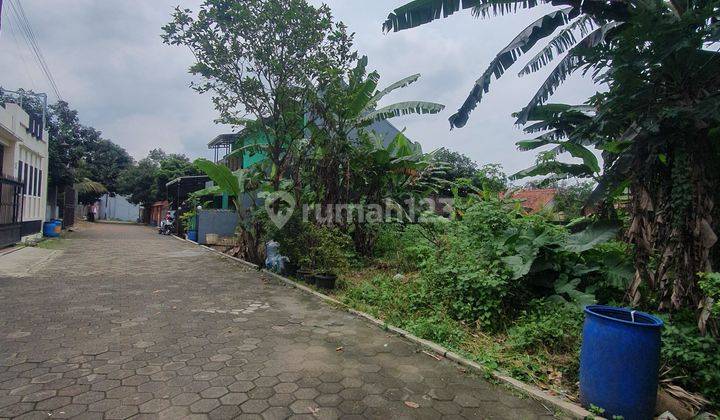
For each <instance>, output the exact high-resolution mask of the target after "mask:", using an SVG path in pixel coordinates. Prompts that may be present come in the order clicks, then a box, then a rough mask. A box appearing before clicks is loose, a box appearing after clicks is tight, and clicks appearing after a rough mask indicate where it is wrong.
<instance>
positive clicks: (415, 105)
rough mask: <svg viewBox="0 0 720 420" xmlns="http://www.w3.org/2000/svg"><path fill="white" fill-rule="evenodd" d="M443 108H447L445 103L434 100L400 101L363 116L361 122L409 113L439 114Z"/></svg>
mask: <svg viewBox="0 0 720 420" xmlns="http://www.w3.org/2000/svg"><path fill="white" fill-rule="evenodd" d="M443 109H445V105H442V104H438V103H434V102H423V101H410V102H399V103H396V104H393V105H388V106H386V107H384V108H380V109H378V110H377V111H373V112H370V113H368V114H366V115H364V116H362V117H361V118H360V122H361V123H366V124H369V123H372V122H373V121H382V120H387V119H390V118H395V117H399V116H401V115H408V114H437V113H438V112H440V111H442V110H443Z"/></svg>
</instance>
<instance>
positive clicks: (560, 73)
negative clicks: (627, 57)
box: [459, 22, 620, 125]
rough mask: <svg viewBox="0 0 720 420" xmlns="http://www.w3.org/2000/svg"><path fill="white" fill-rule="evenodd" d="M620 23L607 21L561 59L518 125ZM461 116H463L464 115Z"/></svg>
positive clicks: (521, 116) (524, 110) (519, 123)
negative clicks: (589, 50) (583, 53)
mask: <svg viewBox="0 0 720 420" xmlns="http://www.w3.org/2000/svg"><path fill="white" fill-rule="evenodd" d="M619 25H620V23H617V22H610V23H607V24H605V25H603V26H601V27H600V28H598V29H596V30H594V31H593V32H592V33H590V34H589V35H588V36H586V37H585V38H584V39H583V40H582V41H580V42H579V43H578V44H577V45H575V46H574V47H573V48H572V49H571V50H570V51H569V52H568V54H567V55H566V56H565V57H564V58H563V59H562V60H560V63H558V65H557V66H556V67H555V69H554V70H553V71H552V72H551V73H550V75H549V76H548V78H547V79H546V80H545V82H544V83H543V84H542V86H541V87H540V89H539V90H538V91H537V93H536V94H535V96H533V98H532V99H531V100H530V103H528V105H527V106H526V107H525V108H523V110H522V111H520V113H519V114H518V117H517V121H515V123H516V124H517V125H524V124H525V123H526V122H528V118H529V114H530V112H532V110H533V109H534V108H535V107H537V106H539V105H542V104H543V103H544V102H545V101H547V100H548V98H550V96H552V94H553V93H555V90H556V89H557V88H558V86H560V85H561V84H562V83H563V82H564V81H565V79H567V77H568V76H569V75H570V74H572V73H573V72H574V71H575V70H577V69H578V68H580V66H582V64H583V63H584V61H583V59H582V52H583V51H585V50H587V49H588V48H592V47H595V46H597V45H599V44H601V43H603V42H604V41H605V35H607V33H608V31H610V30H611V29H613V28H615V27H617V26H619ZM459 118H462V116H460V117H459Z"/></svg>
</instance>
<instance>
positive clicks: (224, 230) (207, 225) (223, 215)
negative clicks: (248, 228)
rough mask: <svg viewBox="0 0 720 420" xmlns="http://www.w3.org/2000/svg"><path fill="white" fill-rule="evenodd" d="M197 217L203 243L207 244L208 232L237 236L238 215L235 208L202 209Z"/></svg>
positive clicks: (223, 235) (200, 238) (199, 239)
mask: <svg viewBox="0 0 720 420" xmlns="http://www.w3.org/2000/svg"><path fill="white" fill-rule="evenodd" d="M197 218H198V219H197V225H196V227H197V230H198V241H199V243H201V244H207V241H206V235H207V234H208V233H210V234H216V235H219V236H220V237H233V236H235V228H236V227H237V224H238V216H237V213H236V212H235V211H233V210H200V211H199V212H198V216H197Z"/></svg>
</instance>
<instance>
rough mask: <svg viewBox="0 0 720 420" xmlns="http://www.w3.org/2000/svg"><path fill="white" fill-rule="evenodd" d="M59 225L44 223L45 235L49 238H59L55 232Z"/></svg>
mask: <svg viewBox="0 0 720 420" xmlns="http://www.w3.org/2000/svg"><path fill="white" fill-rule="evenodd" d="M56 226H57V225H56V224H55V222H45V223H43V235H44V236H47V237H48V238H57V237H58V236H60V234H59V233H57V232H56V231H55V227H56Z"/></svg>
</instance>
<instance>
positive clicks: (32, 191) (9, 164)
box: [0, 103, 49, 240]
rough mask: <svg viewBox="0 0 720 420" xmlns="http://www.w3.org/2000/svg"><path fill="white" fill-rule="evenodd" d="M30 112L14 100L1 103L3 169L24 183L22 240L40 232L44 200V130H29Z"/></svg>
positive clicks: (45, 177) (46, 145) (43, 215)
mask: <svg viewBox="0 0 720 420" xmlns="http://www.w3.org/2000/svg"><path fill="white" fill-rule="evenodd" d="M32 123H33V122H32V121H31V119H30V116H29V115H28V114H27V113H26V112H25V111H24V110H23V109H22V108H21V107H20V106H19V105H17V104H14V103H6V104H5V105H4V106H0V144H1V145H2V146H3V164H2V172H3V174H5V175H9V176H12V177H15V178H17V179H20V180H21V181H22V182H23V183H24V194H23V198H22V207H23V208H22V231H23V240H28V239H31V238H33V237H39V236H41V235H42V223H43V221H45V212H46V204H47V176H48V140H49V135H48V132H47V130H45V129H43V131H42V133H39V137H36V136H35V135H33V134H31V131H30V130H31V126H32Z"/></svg>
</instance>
